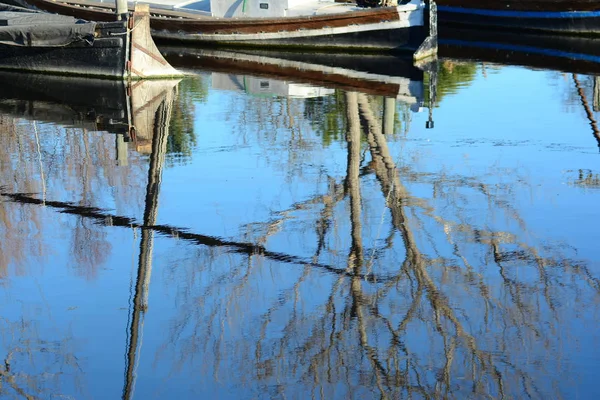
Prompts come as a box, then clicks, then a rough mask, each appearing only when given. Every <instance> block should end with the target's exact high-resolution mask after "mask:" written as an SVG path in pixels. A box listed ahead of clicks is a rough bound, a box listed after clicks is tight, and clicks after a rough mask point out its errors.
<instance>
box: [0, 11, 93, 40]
mask: <svg viewBox="0 0 600 400" xmlns="http://www.w3.org/2000/svg"><path fill="white" fill-rule="evenodd" d="M3 8H4V10H10V11H2V8H0V44H4V45H9V46H26V47H63V46H67V45H69V44H72V43H75V42H88V43H90V44H91V43H92V42H93V41H94V31H95V29H96V23H95V22H87V21H82V20H79V19H77V18H73V17H67V16H63V15H56V14H49V13H43V12H31V10H25V9H19V7H12V6H4V7H3Z"/></svg>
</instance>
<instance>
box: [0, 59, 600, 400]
mask: <svg viewBox="0 0 600 400" xmlns="http://www.w3.org/2000/svg"><path fill="white" fill-rule="evenodd" d="M188 68H189V66H188ZM188 72H190V73H192V74H193V75H192V76H190V77H187V78H185V79H184V80H183V81H181V82H179V83H177V82H174V83H171V84H165V85H164V86H162V87H161V86H160V85H158V86H157V87H159V88H162V89H161V90H162V94H161V95H160V96H158V97H156V93H158V92H160V91H154V92H152V93H153V96H146V97H144V96H145V95H143V92H140V93H142V94H140V93H136V92H134V93H133V94H132V96H136V95H138V96H140V97H139V98H145V99H150V98H155V99H159V101H158V102H154V103H152V105H149V106H146V107H145V108H143V110H150V112H149V113H148V115H150V117H149V118H150V119H151V120H153V118H154V120H153V121H154V122H156V118H158V117H157V116H158V115H166V116H167V117H168V118H167V120H168V121H169V124H168V126H165V125H160V124H158V123H157V124H156V125H155V126H150V128H149V129H146V130H144V129H143V125H142V123H141V122H139V121H141V120H138V123H137V126H136V128H138V132H137V137H136V138H132V139H131V141H129V142H126V143H124V144H123V143H122V144H121V145H120V146H121V148H120V149H121V150H120V151H121V152H123V151H125V153H126V156H127V157H126V159H123V157H122V154H123V153H121V156H120V158H119V159H117V145H116V140H117V135H115V134H114V133H110V132H103V131H95V130H94V129H82V128H80V127H78V126H77V124H75V125H74V126H67V125H64V124H57V123H52V122H50V120H51V118H42V117H37V119H36V118H34V119H28V118H25V117H24V115H18V114H15V113H8V112H6V113H5V114H2V115H1V116H0V140H1V141H2V149H3V150H2V151H1V152H0V168H1V169H2V174H1V176H2V178H1V182H0V186H1V189H2V190H1V192H2V197H1V198H2V202H1V203H0V235H1V238H2V240H0V261H1V262H0V285H1V286H0V304H1V307H2V309H3V313H2V317H1V318H0V333H1V335H0V337H1V339H2V340H1V342H0V359H1V360H2V362H0V381H1V382H2V385H1V387H0V393H1V396H0V397H2V398H23V397H25V396H26V395H28V396H33V398H40V399H53V398H69V399H112V398H131V399H150V398H177V399H188V398H189V399H192V398H194V399H196V398H207V399H258V398H292V399H305V398H315V399H331V398H336V399H337V398H339V399H347V398H357V399H369V398H390V399H398V398H408V397H412V398H456V399H465V398H474V399H479V398H503V397H504V398H527V397H531V398H539V399H549V398H569V399H571V398H572V399H590V398H597V397H598V396H600V389H598V386H597V385H596V375H597V372H598V371H597V366H598V360H599V359H600V350H599V349H600V346H599V339H600V331H599V330H598V328H597V326H598V322H599V318H600V315H599V313H598V306H597V304H598V300H599V294H600V292H599V291H600V280H599V279H600V258H599V256H598V253H597V247H596V246H597V241H598V234H597V231H598V228H597V227H598V223H599V220H600V214H599V212H598V204H599V200H600V176H599V174H600V151H599V147H598V142H597V141H596V138H595V136H594V133H593V128H592V126H591V125H590V120H589V115H588V114H586V111H585V108H584V106H583V104H582V100H583V101H584V102H585V104H586V105H587V106H588V108H589V109H590V110H591V115H592V117H594V118H598V117H599V114H600V113H598V112H596V111H593V107H594V106H593V84H594V77H592V76H588V75H581V74H580V75H573V74H570V73H566V72H558V71H553V70H533V69H528V68H525V67H518V66H505V65H497V64H489V63H475V62H469V61H462V62H458V61H456V60H454V61H450V60H447V61H444V62H442V63H441V66H440V74H439V76H438V87H437V89H438V90H437V93H438V96H437V98H436V99H435V106H434V108H433V115H432V117H433V120H434V121H435V128H434V129H426V127H425V125H426V121H427V120H428V118H429V112H428V111H429V110H428V109H427V107H426V106H427V105H428V104H429V103H428V102H429V98H428V96H427V93H428V90H429V88H428V82H429V79H430V76H429V74H428V73H425V74H424V78H423V79H422V80H419V79H417V78H414V77H413V82H412V84H413V86H414V85H417V86H418V85H421V86H422V89H423V90H422V91H417V92H414V93H413V94H415V96H414V97H411V96H403V97H400V96H399V97H398V99H397V100H395V102H390V101H389V100H388V102H387V103H386V104H387V106H388V107H389V105H390V104H393V108H394V111H395V112H394V114H393V117H392V118H393V120H392V123H393V125H392V126H393V132H391V133H387V134H385V135H383V134H382V131H383V125H385V121H384V115H385V112H384V108H385V107H384V102H385V100H384V98H383V96H379V95H374V94H365V93H364V92H361V91H360V90H358V89H357V90H356V91H348V90H345V89H341V88H339V87H335V86H329V85H326V84H323V83H322V82H306V81H302V82H300V83H298V82H295V80H294V78H293V76H290V77H287V78H285V79H282V78H281V77H280V78H279V79H275V78H272V77H269V76H266V75H264V74H263V75H262V76H261V78H260V79H259V80H260V81H262V86H261V82H258V83H256V82H257V81H256V78H253V77H252V76H250V75H246V76H237V77H235V79H233V80H234V81H236V82H244V84H243V85H241V86H240V85H238V86H234V85H227V84H224V82H227V81H228V80H231V79H229V78H231V76H227V74H223V73H219V72H214V71H210V70H206V69H202V68H201V65H198V66H195V67H193V68H191V69H189V70H188ZM229 75H231V74H229ZM266 81H268V82H269V88H271V89H273V90H275V89H277V90H276V91H273V92H269V91H267V90H266V89H265V88H266V86H265V82H266ZM253 82H254V83H256V84H257V85H258V86H253ZM402 82H404V81H402ZM404 83H406V84H408V83H409V79H408V78H406V82H404ZM578 86H579V87H580V88H582V90H581V91H578V90H577V87H578ZM173 87H177V91H173V90H172V88H173ZM256 87H262V88H263V89H265V90H263V91H261V92H260V93H257V92H256V90H254V89H253V88H256ZM366 87H369V85H366ZM414 87H416V86H414ZM274 88H275V89H274ZM315 88H320V89H318V90H316V89H315ZM423 93H425V94H424V95H422V94H423ZM161 96H162V97H161ZM582 96H583V98H582ZM0 97H1V96H0ZM161 101H162V103H160V102H161ZM159 103H160V104H162V107H163V108H160V107H158V106H157V104H159ZM157 107H158V108H157ZM419 107H420V112H414V111H413V110H415V109H418V108H419ZM388 111H389V108H388ZM161 113H163V114H161ZM37 115H38V116H40V115H41V114H37ZM48 115H50V116H51V115H52V112H48V113H47V114H46V116H48ZM387 115H388V116H389V113H388V114H387ZM138 118H139V117H138ZM157 126H158V128H157ZM161 135H162V136H161ZM159 137H160V139H159ZM161 140H167V144H166V146H165V147H164V148H163V149H162V150H160V149H159V150H156V148H155V151H154V154H152V152H151V151H152V143H159V141H161ZM158 147H160V146H158ZM353 148H356V151H354V152H353V151H351V149H353ZM382 155H384V156H385V157H382ZM153 162H154V164H152V163H153ZM151 164H152V165H154V169H153V170H151V171H150V174H149V170H148V169H149V166H150V165H151ZM149 177H151V179H155V180H154V182H155V183H156V185H155V186H151V187H148V179H149ZM152 177H154V178H152ZM17 195H18V196H17ZM153 196H154V197H153ZM90 207H91V208H90ZM92 208H93V209H92ZM67 211H68V212H67ZM119 217H123V219H119ZM144 276H146V280H144V278H143V277H144Z"/></svg>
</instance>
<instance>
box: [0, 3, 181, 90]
mask: <svg viewBox="0 0 600 400" xmlns="http://www.w3.org/2000/svg"><path fill="white" fill-rule="evenodd" d="M112 17H113V18H112V21H111V22H89V21H83V20H80V19H77V18H73V17H68V16H62V15H54V14H49V13H46V12H39V11H32V10H28V9H23V8H20V7H14V6H10V5H2V4H0V69H2V70H15V71H26V72H39V73H49V74H62V75H79V76H89V77H98V78H112V79H141V78H147V77H154V78H155V77H167V76H178V75H180V73H179V72H178V71H176V70H175V69H174V68H172V67H171V66H170V65H169V64H168V63H167V62H166V61H165V60H164V58H163V57H162V56H161V55H160V53H159V52H158V50H157V49H156V46H155V45H154V42H153V40H152V38H151V36H150V32H149V24H148V20H149V14H148V12H147V9H146V10H144V9H143V7H138V9H137V11H135V12H134V13H133V14H132V16H131V18H129V19H123V20H119V21H117V20H116V19H117V17H116V15H115V14H113V16H112Z"/></svg>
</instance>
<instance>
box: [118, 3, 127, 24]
mask: <svg viewBox="0 0 600 400" xmlns="http://www.w3.org/2000/svg"><path fill="white" fill-rule="evenodd" d="M115 12H116V14H117V20H118V21H123V20H127V13H128V12H129V9H128V7H127V0H115Z"/></svg>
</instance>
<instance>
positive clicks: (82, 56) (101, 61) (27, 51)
mask: <svg viewBox="0 0 600 400" xmlns="http://www.w3.org/2000/svg"><path fill="white" fill-rule="evenodd" d="M106 25H108V24H104V26H105V27H106ZM111 26H112V28H111V29H108V30H110V31H123V32H126V29H125V25H124V24H116V23H115V24H111ZM115 28H116V29H115ZM125 52H126V48H125V43H124V36H121V37H118V36H115V37H106V38H98V39H96V40H94V43H93V44H89V43H87V42H85V41H83V42H77V43H72V44H69V45H67V46H64V47H21V46H12V45H6V44H0V69H4V70H15V71H27V72H40V73H50V74H61V75H79V76H91V77H99V78H122V77H123V76H124V74H125V60H126V57H127V56H126V53H125Z"/></svg>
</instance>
